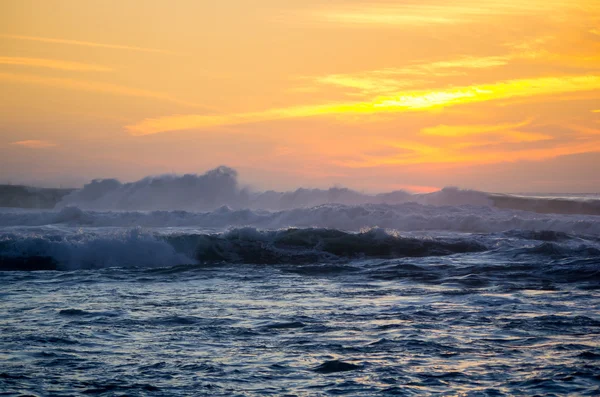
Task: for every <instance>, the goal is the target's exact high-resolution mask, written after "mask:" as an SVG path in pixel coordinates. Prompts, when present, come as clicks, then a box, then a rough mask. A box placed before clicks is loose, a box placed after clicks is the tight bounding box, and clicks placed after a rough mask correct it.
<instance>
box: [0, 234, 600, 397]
mask: <svg viewBox="0 0 600 397" xmlns="http://www.w3.org/2000/svg"><path fill="white" fill-rule="evenodd" d="M599 245H600V243H599V241H598V238H597V237H596V236H593V235H574V234H567V233H559V232H551V231H545V232H544V231H537V232H533V231H515V230H513V231H507V232H502V233H491V234H490V233H487V234H486V233H483V234H471V233H456V232H438V233H433V232H420V233H405V234H402V235H399V234H397V233H391V232H384V231H381V230H371V231H366V232H362V233H345V232H340V231H327V230H325V229H310V230H306V229H302V230H281V231H279V232H260V231H257V230H254V229H242V230H238V231H233V232H229V233H227V234H210V233H209V234H206V233H204V234H202V233H190V232H189V230H185V231H184V230H172V229H169V230H160V231H159V230H150V231H139V230H133V231H131V230H121V229H119V230H116V231H115V230H111V231H110V232H109V231H107V230H100V229H97V230H81V229H80V228H79V227H76V226H64V225H63V226H60V227H58V226H54V227H46V228H29V229H24V228H12V229H11V228H6V229H5V230H4V232H3V234H2V238H1V239H0V248H1V249H2V252H3V255H4V259H3V262H2V263H3V264H4V265H5V266H13V267H14V266H19V265H21V266H22V265H24V263H25V262H23V261H24V260H25V259H26V258H29V259H28V260H29V262H27V263H28V264H29V266H30V267H32V268H35V266H38V267H39V266H50V267H54V268H57V269H58V270H53V271H35V272H34V271H4V272H0V283H1V285H2V288H1V292H0V391H1V392H0V394H1V395H9V396H19V395H36V396H47V395H52V396H73V395H90V394H91V395H105V396H170V395H181V396H187V395H200V396H202V395H205V396H265V395H274V396H282V395H289V396H330V395H349V396H373V395H418V396H423V395H425V396H426V395H452V396H455V395H460V396H480V395H489V396H512V395H531V396H534V395H540V396H541V395H544V396H553V395H554V396H563V395H572V396H596V395H600V250H599ZM190 247H192V248H193V249H191V248H190ZM32 258H33V259H32ZM44 258H45V259H44ZM136 258H137V261H138V262H137V263H136ZM185 258H188V259H185ZM19 260H20V261H21V262H19ZM186 262H187V263H186ZM192 262H193V263H192ZM78 267H79V268H78Z"/></svg>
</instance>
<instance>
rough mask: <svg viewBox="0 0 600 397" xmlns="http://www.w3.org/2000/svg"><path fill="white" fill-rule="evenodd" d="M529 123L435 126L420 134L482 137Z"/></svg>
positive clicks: (424, 129) (423, 130)
mask: <svg viewBox="0 0 600 397" xmlns="http://www.w3.org/2000/svg"><path fill="white" fill-rule="evenodd" d="M530 123H531V120H527V121H522V122H519V123H501V124H475V125H473V124H470V125H445V124H441V125H437V126H435V127H427V128H423V129H422V130H421V133H422V134H425V135H435V136H442V137H464V136H469V135H482V134H489V133H495V132H501V131H509V130H514V129H517V128H520V127H524V126H526V125H528V124H530Z"/></svg>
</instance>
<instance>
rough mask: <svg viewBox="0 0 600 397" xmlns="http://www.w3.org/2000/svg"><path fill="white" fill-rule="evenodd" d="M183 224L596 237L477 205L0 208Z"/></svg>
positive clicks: (54, 221) (29, 215)
mask: <svg viewBox="0 0 600 397" xmlns="http://www.w3.org/2000/svg"><path fill="white" fill-rule="evenodd" d="M45 225H54V226H61V225H65V226H69V227H74V226H78V227H136V226H141V227H149V228H159V227H186V228H194V229H198V230H215V231H223V230H226V229H228V228H230V227H245V226H251V227H256V228H261V229H281V228H288V227H299V228H311V227H312V228H329V229H339V230H346V231H359V230H361V229H363V228H372V227H381V228H385V229H395V230H398V231H454V232H471V233H494V232H503V231H508V230H529V231H539V230H546V231H552V232H563V233H576V234H590V235H600V217H599V216H583V215H557V214H537V213H533V212H526V211H513V210H501V209H497V208H492V207H481V206H472V205H464V206H456V207H448V206H445V207H442V206H430V205H422V204H417V203H404V204H396V205H388V204H365V205H340V204H328V205H321V206H317V207H311V208H296V209H291V210H282V211H267V210H251V209H232V208H229V207H221V208H218V209H216V210H214V211H207V212H187V211H89V210H83V209H81V208H77V207H65V208H63V209H61V210H60V211H4V212H0V227H5V228H6V227H19V226H26V227H35V226H40V227H41V226H45Z"/></svg>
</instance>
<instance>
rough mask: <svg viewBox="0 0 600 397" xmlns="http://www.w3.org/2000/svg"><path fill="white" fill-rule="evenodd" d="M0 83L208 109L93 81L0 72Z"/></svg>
mask: <svg viewBox="0 0 600 397" xmlns="http://www.w3.org/2000/svg"><path fill="white" fill-rule="evenodd" d="M0 81H7V82H13V83H21V84H34V85H45V86H50V87H56V88H62V89H70V90H81V91H90V92H100V93H105V94H112V95H120V96H131V97H140V98H150V99H156V100H161V101H166V102H171V103H175V104H177V105H181V106H186V107H196V108H204V109H208V108H207V107H205V106H203V105H199V104H196V103H192V102H187V101H182V100H179V99H177V98H173V97H171V96H169V95H167V94H163V93H160V92H154V91H148V90H142V89H137V88H130V87H125V86H121V85H117V84H110V83H101V82H95V81H86V80H74V79H67V78H58V77H42V76H37V75H32V74H22V73H2V72H0Z"/></svg>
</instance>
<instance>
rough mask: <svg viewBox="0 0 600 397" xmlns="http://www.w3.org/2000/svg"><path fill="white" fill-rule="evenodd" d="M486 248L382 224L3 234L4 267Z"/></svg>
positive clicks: (345, 257) (257, 260)
mask: <svg viewBox="0 0 600 397" xmlns="http://www.w3.org/2000/svg"><path fill="white" fill-rule="evenodd" d="M485 249H486V247H485V245H483V244H481V243H479V242H477V241H475V240H472V239H469V238H465V239H460V238H453V239H432V238H414V237H401V236H398V235H396V234H394V233H387V232H386V231H384V230H381V229H372V230H369V231H366V232H361V233H348V232H343V231H339V230H329V229H286V230H277V231H259V230H257V229H254V228H242V229H233V230H231V231H229V232H226V233H221V234H177V235H155V234H151V233H148V232H143V231H142V230H140V229H133V230H128V231H124V232H116V233H111V234H106V233H104V234H96V233H77V234H54V235H44V236H37V235H33V236H31V235H29V236H23V235H21V234H5V235H3V236H1V237H0V270H68V269H80V268H84V269H93V268H105V267H168V266H177V265H182V264H195V263H230V264H233V263H249V264H278V263H279V264H283V263H287V264H310V263H323V262H325V263H334V262H343V261H350V260H356V259H365V258H382V259H393V258H402V257H425V256H444V255H452V254H456V253H469V252H481V251H484V250H485Z"/></svg>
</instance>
